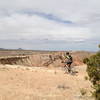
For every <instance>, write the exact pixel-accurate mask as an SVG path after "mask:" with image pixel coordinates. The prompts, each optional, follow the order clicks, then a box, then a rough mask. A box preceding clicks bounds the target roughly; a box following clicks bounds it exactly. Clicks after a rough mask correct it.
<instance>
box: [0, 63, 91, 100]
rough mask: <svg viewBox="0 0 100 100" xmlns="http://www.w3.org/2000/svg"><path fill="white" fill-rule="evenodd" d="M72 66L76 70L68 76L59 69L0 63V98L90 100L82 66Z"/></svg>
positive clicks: (13, 99) (8, 99)
mask: <svg viewBox="0 0 100 100" xmlns="http://www.w3.org/2000/svg"><path fill="white" fill-rule="evenodd" d="M75 69H76V70H77V71H78V73H77V74H75V75H70V74H64V70H62V69H61V68H58V69H57V68H55V69H54V68H53V69H48V68H43V67H34V68H32V67H25V66H19V65H0V100H92V98H91V97H90V91H91V83H90V82H89V81H88V80H85V78H84V77H85V76H87V74H86V71H85V70H86V66H85V65H83V66H77V67H76V68H75ZM82 89H84V90H85V91H86V95H85V96H82V95H81V92H80V91H81V90H82Z"/></svg>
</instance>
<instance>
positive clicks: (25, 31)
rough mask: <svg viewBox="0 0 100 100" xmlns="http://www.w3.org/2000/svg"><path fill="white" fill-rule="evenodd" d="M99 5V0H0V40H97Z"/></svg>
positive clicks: (99, 19)
mask: <svg viewBox="0 0 100 100" xmlns="http://www.w3.org/2000/svg"><path fill="white" fill-rule="evenodd" d="M99 5H100V1H99V0H96V1H94V0H0V40H8V41H9V40H12V41H14V40H16V41H20V40H26V41H27V43H28V41H33V40H34V42H35V43H38V41H40V42H39V44H40V43H41V41H43V42H42V43H46V42H48V43H50V44H53V43H54V44H55V43H56V44H57V42H58V43H59V44H60V43H62V42H64V43H65V42H66V43H69V42H70V43H72V42H75V43H76V44H77V43H85V44H86V41H90V42H89V43H91V41H95V42H96V43H97V42H98V43H99V42H100V39H99V37H100V28H99V26H100V6H99ZM23 44H24V42H23ZM91 44H92V43H91ZM61 45H62V44H61ZM61 45H60V46H61ZM12 47H13V45H12ZM58 47H59V46H58ZM47 48H49V46H47Z"/></svg>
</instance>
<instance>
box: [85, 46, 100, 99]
mask: <svg viewBox="0 0 100 100" xmlns="http://www.w3.org/2000/svg"><path fill="white" fill-rule="evenodd" d="M99 48H100V45H99ZM83 62H84V63H85V64H87V73H88V75H89V79H90V81H91V82H92V83H93V86H94V89H95V91H94V93H93V94H94V96H95V98H96V100H100V51H99V52H97V53H96V54H95V55H93V56H91V57H90V58H85V59H84V60H83Z"/></svg>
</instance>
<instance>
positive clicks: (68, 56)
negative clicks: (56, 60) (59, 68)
mask: <svg viewBox="0 0 100 100" xmlns="http://www.w3.org/2000/svg"><path fill="white" fill-rule="evenodd" d="M65 59H66V62H73V58H72V56H71V55H66V56H65Z"/></svg>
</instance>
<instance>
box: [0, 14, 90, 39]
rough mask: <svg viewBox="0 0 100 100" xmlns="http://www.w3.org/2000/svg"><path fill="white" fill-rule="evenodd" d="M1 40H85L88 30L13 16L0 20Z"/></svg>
mask: <svg viewBox="0 0 100 100" xmlns="http://www.w3.org/2000/svg"><path fill="white" fill-rule="evenodd" d="M0 22H1V24H0V27H1V28H0V33H1V34H0V35H1V37H0V38H1V39H3V38H4V39H20V38H24V39H44V38H48V39H50V38H51V40H52V39H55V40H56V39H57V40H67V39H87V38H89V37H90V33H89V29H87V28H83V27H73V26H66V25H62V24H58V23H56V22H53V21H49V20H47V19H44V18H41V17H39V16H37V15H33V16H29V15H26V14H24V15H23V14H14V15H12V16H7V17H4V18H2V19H0Z"/></svg>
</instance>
